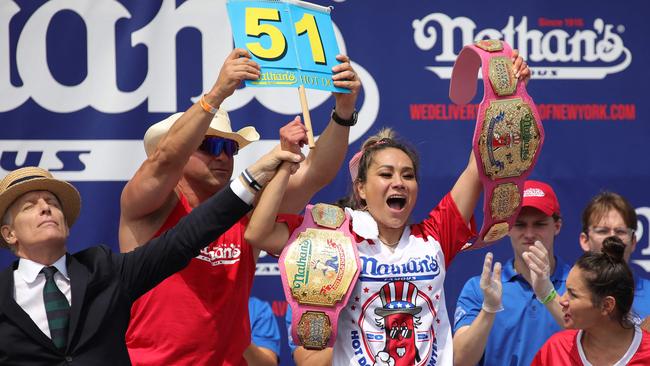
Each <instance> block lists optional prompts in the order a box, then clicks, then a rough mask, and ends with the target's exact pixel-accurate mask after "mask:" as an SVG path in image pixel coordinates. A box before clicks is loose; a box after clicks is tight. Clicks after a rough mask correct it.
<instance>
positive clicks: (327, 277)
mask: <svg viewBox="0 0 650 366" xmlns="http://www.w3.org/2000/svg"><path fill="white" fill-rule="evenodd" d="M354 243H355V240H354V236H353V235H352V233H350V218H349V216H348V215H346V213H345V211H343V209H342V208H340V207H337V206H332V205H326V204H322V203H319V204H317V205H314V206H312V205H308V206H307V209H306V211H305V218H304V220H303V222H302V225H300V227H299V228H298V229H296V230H295V231H294V233H293V235H291V238H290V239H289V244H288V245H287V246H286V247H285V248H284V250H283V251H282V255H281V256H280V260H279V264H280V274H281V275H282V286H283V287H284V295H285V296H286V298H287V301H288V302H289V305H291V310H292V312H293V318H292V323H291V324H292V326H291V334H292V336H293V340H294V342H295V343H296V344H297V345H302V346H303V347H305V348H307V349H316V350H320V349H324V348H325V347H332V346H334V339H335V338H336V332H337V322H338V318H339V312H340V311H341V309H342V308H343V307H345V305H346V304H347V302H348V299H349V298H350V294H351V293H352V290H353V289H354V285H355V283H356V280H357V278H358V277H359V269H360V268H361V263H360V262H359V254H358V251H357V247H356V245H355V244H354Z"/></svg>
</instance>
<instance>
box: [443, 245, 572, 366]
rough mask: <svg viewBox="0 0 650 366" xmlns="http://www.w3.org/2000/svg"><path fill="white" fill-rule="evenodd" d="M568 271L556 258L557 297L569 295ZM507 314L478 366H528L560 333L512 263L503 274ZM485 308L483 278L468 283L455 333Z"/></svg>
mask: <svg viewBox="0 0 650 366" xmlns="http://www.w3.org/2000/svg"><path fill="white" fill-rule="evenodd" d="M569 270H571V267H569V265H568V264H566V263H565V262H564V261H563V260H561V259H560V258H558V257H555V271H554V272H553V274H552V275H551V282H553V286H555V289H556V290H557V292H558V293H560V294H563V293H564V292H565V291H566V278H567V276H568V275H569ZM501 282H502V285H503V297H502V299H503V300H502V302H503V307H504V309H505V310H504V311H501V312H498V313H497V314H496V317H495V318H494V325H493V326H492V330H491V331H490V335H489V336H488V341H487V344H486V346H485V352H484V353H483V357H482V358H481V361H480V362H479V365H489V366H492V365H508V366H514V365H525V366H528V365H530V363H531V362H532V360H533V357H535V354H536V353H537V351H538V350H539V349H540V348H541V347H542V345H543V344H544V342H546V340H547V339H548V338H549V337H550V336H551V335H553V334H554V333H555V332H558V331H559V330H560V326H558V325H557V323H556V322H555V320H554V319H553V316H552V315H551V313H550V312H548V311H547V310H546V307H544V305H542V304H541V303H540V302H539V301H537V298H536V297H535V293H534V292H533V289H532V287H531V286H530V285H529V284H528V282H526V280H525V279H524V278H523V277H522V276H521V275H519V274H517V272H515V268H514V261H513V259H510V260H509V261H508V262H506V264H505V265H504V266H503V270H502V272H501ZM482 305H483V292H482V291H481V287H480V276H476V277H472V278H470V279H469V281H467V283H465V286H464V287H463V290H462V292H461V293H460V296H459V298H458V302H457V304H456V313H455V315H454V332H456V330H458V328H460V327H462V326H465V325H470V324H471V323H472V322H473V321H474V319H476V317H477V316H478V314H479V312H480V311H481V306H482Z"/></svg>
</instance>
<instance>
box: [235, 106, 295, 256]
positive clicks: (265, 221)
mask: <svg viewBox="0 0 650 366" xmlns="http://www.w3.org/2000/svg"><path fill="white" fill-rule="evenodd" d="M305 142H306V134H305V128H304V126H303V125H302V124H301V123H300V118H299V117H296V119H294V120H293V121H291V122H289V124H287V125H286V126H284V127H282V128H281V129H280V144H281V148H282V150H283V151H292V152H294V153H296V152H299V151H300V145H302V144H304V143H305ZM297 168H298V166H297V165H291V164H290V163H283V164H282V166H280V168H279V169H278V172H277V174H275V176H274V177H273V179H272V180H271V181H270V182H269V183H268V184H267V185H266V188H264V191H263V192H262V194H261V195H260V199H259V201H258V202H257V205H256V206H255V210H254V211H253V214H252V215H251V219H250V221H249V222H248V225H247V226H246V233H245V234H244V238H245V239H246V241H247V242H248V243H249V244H250V245H251V246H253V247H254V248H256V249H261V250H265V251H267V252H269V253H280V252H281V251H282V248H283V247H284V245H285V244H286V243H287V240H288V239H289V235H290V233H289V228H288V227H287V225H286V224H284V223H277V222H275V217H276V216H277V215H278V212H279V209H280V205H281V203H282V201H283V200H284V199H286V197H285V192H286V189H287V182H288V181H289V177H290V175H291V173H292V172H295V171H296V169H297Z"/></svg>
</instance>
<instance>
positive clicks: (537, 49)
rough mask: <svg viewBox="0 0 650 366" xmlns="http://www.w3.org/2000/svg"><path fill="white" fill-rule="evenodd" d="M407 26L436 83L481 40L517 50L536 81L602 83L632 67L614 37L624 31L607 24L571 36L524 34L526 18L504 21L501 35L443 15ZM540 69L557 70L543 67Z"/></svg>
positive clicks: (555, 32)
mask: <svg viewBox="0 0 650 366" xmlns="http://www.w3.org/2000/svg"><path fill="white" fill-rule="evenodd" d="M582 23H584V22H582ZM412 25H413V40H414V42H415V45H416V46H417V47H418V48H419V49H421V50H423V51H432V50H433V51H435V52H436V55H435V57H434V60H435V64H434V65H432V66H429V67H427V69H428V70H430V71H431V72H433V73H434V74H436V75H437V76H438V77H439V78H441V79H449V78H450V77H451V70H452V66H453V62H454V61H455V60H456V57H457V56H458V55H457V51H460V47H462V45H468V44H471V43H474V42H475V41H479V40H482V39H502V40H504V41H506V42H507V43H508V44H510V45H511V46H512V47H513V48H516V49H518V50H519V54H520V55H521V56H522V57H523V58H525V59H526V60H527V61H528V62H529V63H530V64H531V65H533V66H531V67H530V69H531V72H532V74H533V76H534V77H535V78H537V79H540V78H541V79H544V78H545V79H603V78H605V77H606V76H607V75H609V74H614V73H618V72H621V71H623V70H625V69H626V68H627V67H628V66H629V65H630V62H632V53H631V52H630V50H629V49H627V48H626V47H625V45H624V44H623V39H622V38H621V36H620V35H619V34H618V33H620V32H622V31H624V29H625V27H624V26H622V25H619V26H615V25H613V24H608V23H606V22H605V20H603V19H601V18H596V19H595V20H594V21H593V23H592V29H586V28H581V29H579V30H572V33H570V32H569V31H567V30H565V29H563V28H547V27H545V28H544V29H543V30H539V29H529V23H528V17H526V16H524V17H521V19H519V22H518V23H516V20H515V17H513V16H509V17H508V21H507V22H506V25H505V26H504V27H503V28H501V29H495V28H485V29H480V30H477V25H476V23H475V22H474V21H473V20H472V19H470V18H467V17H457V18H451V17H449V16H448V15H446V14H443V13H432V14H429V15H427V16H425V17H424V18H421V19H415V20H413V23H412ZM567 25H568V24H567ZM459 36H460V40H458V39H457V37H459ZM515 39H516V40H517V41H516V42H515ZM544 63H553V64H554V65H558V64H560V65H562V66H544ZM586 63H590V64H594V63H596V64H597V65H598V66H587V65H586Z"/></svg>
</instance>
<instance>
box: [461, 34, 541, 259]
mask: <svg viewBox="0 0 650 366" xmlns="http://www.w3.org/2000/svg"><path fill="white" fill-rule="evenodd" d="M479 67H481V71H482V75H483V100H482V101H481V105H480V106H479V111H478V117H477V119H476V128H475V129H474V138H473V143H472V149H473V150H474V156H475V157H476V164H477V166H478V171H479V175H480V178H481V183H482V184H483V190H484V197H483V198H484V202H483V214H484V218H483V227H482V228H481V231H480V232H479V236H478V238H477V240H476V242H475V243H474V245H472V247H471V248H472V249H478V248H480V247H482V246H484V245H485V244H487V243H489V242H493V241H497V240H499V239H501V238H503V237H504V236H506V235H507V234H508V232H509V231H510V228H511V227H512V224H513V223H514V221H515V219H516V218H517V215H518V214H519V210H520V209H521V202H522V197H523V188H524V181H525V180H526V177H528V175H529V174H530V172H531V171H532V170H533V166H535V163H536V162H537V158H538V156H539V152H540V150H541V149H542V145H543V143H544V129H543V127H542V123H541V119H540V118H539V113H538V112H537V108H536V107H535V103H534V102H533V100H532V98H531V97H530V96H529V95H528V93H527V92H526V85H525V83H523V82H522V83H520V82H517V78H516V77H515V74H514V71H512V68H513V63H512V49H511V48H510V46H509V45H508V44H507V43H505V42H503V41H499V40H492V39H490V40H481V41H478V42H476V43H474V44H472V45H469V46H465V47H463V49H462V50H461V51H460V54H459V55H458V58H457V59H456V62H455V63H454V68H453V71H452V73H451V83H450V86H449V97H450V98H451V100H452V101H453V102H454V103H456V104H459V105H462V104H467V103H469V102H470V101H471V100H472V98H473V97H474V95H475V94H476V79H477V74H478V72H477V69H478V68H479Z"/></svg>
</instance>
